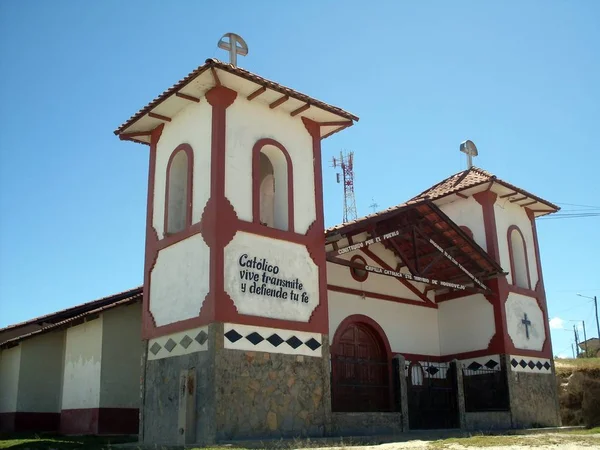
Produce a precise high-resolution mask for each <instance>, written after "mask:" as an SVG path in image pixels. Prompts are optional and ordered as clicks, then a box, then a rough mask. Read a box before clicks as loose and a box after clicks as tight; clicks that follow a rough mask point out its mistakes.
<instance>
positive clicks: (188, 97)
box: [175, 92, 200, 103]
mask: <svg viewBox="0 0 600 450" xmlns="http://www.w3.org/2000/svg"><path fill="white" fill-rule="evenodd" d="M175 96H176V97H179V98H183V99H185V100H189V101H190V102H194V103H200V99H199V98H198V97H192V96H191V95H187V94H184V93H182V92H175Z"/></svg>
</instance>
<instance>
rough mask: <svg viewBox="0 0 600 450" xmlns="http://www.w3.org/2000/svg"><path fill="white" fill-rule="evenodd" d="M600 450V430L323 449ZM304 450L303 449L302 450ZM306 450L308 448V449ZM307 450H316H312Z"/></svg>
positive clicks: (472, 437) (328, 448)
mask: <svg viewBox="0 0 600 450" xmlns="http://www.w3.org/2000/svg"><path fill="white" fill-rule="evenodd" d="M481 448H485V449H487V450H527V449H532V448H534V449H539V450H580V449H581V450H583V449H585V450H590V449H594V450H600V429H599V428H596V429H594V430H582V431H581V432H572V433H545V434H532V435H505V436H483V435H480V436H470V437H462V438H449V439H442V440H434V441H425V440H412V441H407V442H397V443H389V444H380V445H366V446H356V447H355V446H352V444H351V443H349V445H343V446H340V447H326V448H323V450H325V449H327V450H342V449H344V450H350V449H352V450H443V449H449V450H475V449H481ZM303 450H304V449H303ZM307 450H308V449H307ZM310 450H315V449H314V448H312V449H310Z"/></svg>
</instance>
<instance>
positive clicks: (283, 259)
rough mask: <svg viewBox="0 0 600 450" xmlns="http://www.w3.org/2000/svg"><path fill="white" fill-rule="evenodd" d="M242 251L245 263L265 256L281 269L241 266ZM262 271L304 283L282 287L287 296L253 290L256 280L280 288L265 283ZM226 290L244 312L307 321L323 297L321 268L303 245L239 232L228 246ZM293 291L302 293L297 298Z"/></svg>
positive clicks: (272, 275)
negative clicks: (270, 269)
mask: <svg viewBox="0 0 600 450" xmlns="http://www.w3.org/2000/svg"><path fill="white" fill-rule="evenodd" d="M243 255H247V258H244V259H243V260H242V261H241V262H242V264H246V262H247V261H248V260H253V259H254V258H256V259H257V260H262V259H263V258H264V260H265V261H267V262H268V264H269V265H270V266H273V267H274V266H276V267H277V268H278V269H277V270H278V273H277V274H275V273H272V272H269V271H264V270H260V269H253V268H248V267H246V266H241V265H240V258H241V257H242V256H243ZM248 273H249V274H250V276H254V275H256V276H258V277H259V281H257V282H254V281H252V280H249V279H247V278H246V277H245V274H248ZM263 274H265V275H266V276H269V277H275V278H277V279H282V280H287V281H293V280H296V279H297V280H298V281H300V282H301V283H302V289H291V288H288V287H286V288H282V292H283V293H286V294H287V298H285V299H284V298H276V297H273V296H268V295H261V294H260V293H259V294H257V293H256V292H251V287H252V286H253V285H254V283H256V286H258V287H261V288H262V287H263V286H264V287H267V288H270V289H276V290H279V287H276V286H273V285H272V284H270V283H267V284H263ZM225 290H226V291H227V293H228V294H229V296H230V297H231V298H232V300H233V302H234V303H235V307H236V308H237V310H238V312H239V313H241V314H248V315H251V316H261V317H269V318H272V319H284V320H294V321H298V322H308V320H309V319H310V316H311V315H312V312H313V311H314V309H315V308H316V307H317V305H318V304H319V301H320V299H319V271H318V267H317V266H316V265H315V263H314V262H313V260H312V258H311V257H310V255H309V253H308V251H307V250H306V247H304V246H303V245H299V244H294V243H292V242H288V241H281V240H277V239H271V238H267V237H264V236H258V235H255V234H250V233H244V232H238V233H237V234H236V235H235V237H234V238H233V240H232V241H231V242H230V243H229V244H228V245H227V247H226V248H225ZM291 291H293V292H294V293H295V294H296V295H298V296H299V297H298V299H297V300H292V298H291V295H290V292H291ZM303 295H306V297H305V300H306V301H305V302H303V301H302V296H303Z"/></svg>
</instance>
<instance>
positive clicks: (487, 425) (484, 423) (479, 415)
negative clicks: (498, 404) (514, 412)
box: [465, 411, 512, 431]
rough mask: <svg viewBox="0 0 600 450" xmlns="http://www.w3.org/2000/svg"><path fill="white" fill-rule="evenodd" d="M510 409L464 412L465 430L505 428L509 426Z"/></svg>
mask: <svg viewBox="0 0 600 450" xmlns="http://www.w3.org/2000/svg"><path fill="white" fill-rule="evenodd" d="M511 425H512V423H511V417H510V411H487V412H468V413H465V429H467V430H480V431H491V430H507V429H509V428H511Z"/></svg>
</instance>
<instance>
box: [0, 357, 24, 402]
mask: <svg viewBox="0 0 600 450" xmlns="http://www.w3.org/2000/svg"><path fill="white" fill-rule="evenodd" d="M20 367H21V346H20V345H19V346H17V347H12V348H9V349H7V350H0V413H4V412H15V411H16V410H17V398H18V392H19V372H20Z"/></svg>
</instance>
